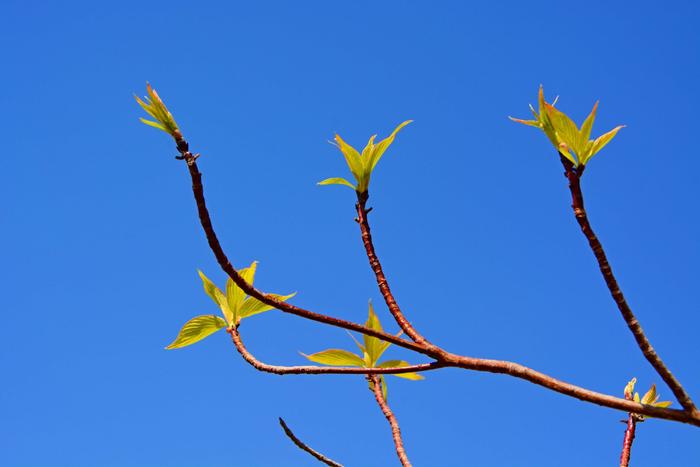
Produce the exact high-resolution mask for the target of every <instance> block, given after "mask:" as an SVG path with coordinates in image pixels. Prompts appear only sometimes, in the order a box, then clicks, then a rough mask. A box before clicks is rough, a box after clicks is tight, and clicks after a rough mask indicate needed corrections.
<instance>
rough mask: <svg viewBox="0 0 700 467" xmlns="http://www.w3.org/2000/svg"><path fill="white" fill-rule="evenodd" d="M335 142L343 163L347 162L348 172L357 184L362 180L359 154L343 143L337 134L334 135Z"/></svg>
mask: <svg viewBox="0 0 700 467" xmlns="http://www.w3.org/2000/svg"><path fill="white" fill-rule="evenodd" d="M335 142H336V144H337V145H338V148H339V149H340V152H342V153H343V157H345V162H347V164H348V168H349V169H350V172H352V175H353V176H354V177H355V179H356V180H357V181H358V183H359V182H360V180H361V179H362V173H363V170H362V160H361V158H360V153H358V152H357V150H356V149H355V148H353V147H352V146H350V145H349V144H347V143H346V142H345V141H343V138H341V137H340V135H338V134H336V135H335Z"/></svg>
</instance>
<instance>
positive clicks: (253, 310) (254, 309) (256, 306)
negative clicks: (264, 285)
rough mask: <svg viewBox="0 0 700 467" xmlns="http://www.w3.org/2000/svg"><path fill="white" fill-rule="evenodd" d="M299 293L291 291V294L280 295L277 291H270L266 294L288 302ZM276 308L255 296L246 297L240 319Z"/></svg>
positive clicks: (240, 311)
mask: <svg viewBox="0 0 700 467" xmlns="http://www.w3.org/2000/svg"><path fill="white" fill-rule="evenodd" d="M296 294H297V293H296V292H294V293H291V294H289V295H278V294H275V293H269V294H266V295H267V296H269V297H272V298H274V299H276V300H278V301H280V302H286V301H287V300H289V299H290V298H292V297H293V296H295V295H296ZM272 309H274V307H273V306H270V305H266V304H264V303H263V302H261V301H260V300H258V299H257V298H253V297H248V298H246V299H245V301H244V302H243V305H242V306H241V308H240V310H239V311H238V317H239V319H243V318H247V317H249V316H253V315H257V314H258V313H263V312H265V311H270V310H272Z"/></svg>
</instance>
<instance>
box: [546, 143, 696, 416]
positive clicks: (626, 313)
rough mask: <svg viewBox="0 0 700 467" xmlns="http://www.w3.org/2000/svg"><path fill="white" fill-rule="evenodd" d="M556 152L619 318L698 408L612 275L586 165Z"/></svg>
mask: <svg viewBox="0 0 700 467" xmlns="http://www.w3.org/2000/svg"><path fill="white" fill-rule="evenodd" d="M559 155H560V157H561V162H562V164H563V166H564V170H565V172H564V175H565V176H566V178H567V179H568V181H569V190H570V191H571V200H572V204H571V207H572V208H573V210H574V216H575V217H576V221H577V222H578V224H579V226H580V227H581V231H582V232H583V234H584V235H585V236H586V239H587V240H588V244H589V245H590V247H591V250H593V254H594V255H595V258H596V260H597V261H598V267H599V268H600V272H601V273H602V274H603V279H605V284H606V285H607V286H608V290H610V294H611V295H612V298H613V300H615V303H616V304H617V308H618V309H619V310H620V313H621V314H622V318H623V319H624V320H625V323H626V324H627V327H628V328H629V330H630V331H631V332H632V335H633V336H634V339H635V340H636V341H637V345H638V346H639V348H640V349H641V351H642V353H643V354H644V357H646V359H647V361H648V362H649V363H651V366H653V367H654V369H655V370H656V372H657V373H658V374H659V376H661V378H662V379H663V380H664V382H665V383H666V384H667V385H668V387H669V388H670V389H671V391H672V392H673V394H674V396H676V399H678V402H679V403H680V404H681V406H683V408H685V409H686V410H688V411H690V412H698V410H697V408H696V407H695V404H693V401H692V399H691V398H690V396H689V395H688V393H687V392H686V391H685V389H684V388H683V386H682V385H681V383H680V382H679V381H678V380H677V379H676V377H675V376H673V373H671V370H669V369H668V367H667V366H666V365H665V364H664V362H663V361H662V360H661V357H659V355H658V354H657V353H656V350H654V347H652V346H651V342H649V339H648V338H647V336H646V334H645V333H644V330H643V329H642V326H641V324H639V321H638V320H637V317H636V316H635V315H634V313H633V312H632V309H631V308H630V306H629V305H628V304H627V301H626V300H625V296H624V295H623V293H622V290H621V289H620V286H619V285H618V283H617V280H616V279H615V275H614V274H613V271H612V268H611V267H610V263H609V262H608V258H607V256H606V255H605V250H603V245H602V244H601V243H600V240H598V237H597V236H596V234H595V232H594V231H593V228H592V227H591V224H590V222H589V221H588V215H587V214H586V210H585V208H584V206H583V192H582V191H581V175H583V170H584V168H585V166H583V167H581V168H580V169H576V168H575V167H574V166H573V164H572V163H571V161H569V160H568V159H567V158H566V157H564V156H562V155H561V153H560V154H559Z"/></svg>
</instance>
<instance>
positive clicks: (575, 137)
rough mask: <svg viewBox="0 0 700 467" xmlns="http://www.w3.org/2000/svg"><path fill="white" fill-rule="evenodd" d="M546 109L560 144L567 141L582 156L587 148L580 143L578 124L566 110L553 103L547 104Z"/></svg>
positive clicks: (577, 154) (568, 145) (567, 144)
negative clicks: (559, 108) (561, 109)
mask: <svg viewBox="0 0 700 467" xmlns="http://www.w3.org/2000/svg"><path fill="white" fill-rule="evenodd" d="M545 109H546V110H547V114H548V116H549V119H550V121H551V123H552V127H553V128H554V131H555V132H556V135H557V138H558V140H559V145H560V146H561V143H565V144H566V146H567V147H568V148H569V149H571V150H573V151H574V152H575V153H576V156H578V157H580V156H581V154H582V153H583V151H584V149H585V148H582V147H581V145H580V144H579V132H578V127H577V126H576V124H575V123H574V122H573V120H571V119H570V118H569V116H568V115H566V114H565V113H564V112H561V111H559V110H558V109H557V108H556V107H554V106H553V105H549V104H545Z"/></svg>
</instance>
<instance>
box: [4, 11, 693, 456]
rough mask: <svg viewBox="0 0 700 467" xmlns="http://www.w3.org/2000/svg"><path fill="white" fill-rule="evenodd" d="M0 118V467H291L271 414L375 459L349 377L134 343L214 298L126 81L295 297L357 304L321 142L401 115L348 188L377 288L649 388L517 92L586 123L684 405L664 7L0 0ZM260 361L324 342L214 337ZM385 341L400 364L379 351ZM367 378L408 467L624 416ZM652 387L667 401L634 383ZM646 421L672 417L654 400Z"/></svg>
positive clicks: (687, 260) (614, 255)
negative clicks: (659, 413) (162, 114)
mask: <svg viewBox="0 0 700 467" xmlns="http://www.w3.org/2000/svg"><path fill="white" fill-rule="evenodd" d="M0 16H1V17H2V18H3V28H2V29H1V30H0V39H1V40H2V43H3V44H4V45H3V47H2V48H0V58H1V60H2V64H3V71H2V78H0V82H1V83H2V85H1V86H0V103H1V104H2V112H0V128H1V130H0V131H1V132H2V135H3V138H2V141H3V154H4V158H3V159H4V162H3V165H2V166H3V174H4V176H3V182H2V184H0V195H1V196H2V199H3V203H2V205H1V206H0V218H1V219H2V230H1V231H0V244H1V245H2V247H1V248H2V263H3V266H4V267H3V269H2V273H0V274H2V281H1V282H0V283H1V284H2V290H3V291H2V294H0V297H1V298H0V300H1V301H2V305H1V307H2V316H3V318H2V327H3V338H2V339H1V340H0V374H1V375H2V378H1V380H0V414H1V415H0V464H2V465H6V466H17V467H29V466H31V467H39V466H66V467H68V466H71V467H82V466H84V467H88V466H106V467H127V466H128V467H131V466H133V467H137V466H144V467H156V466H163V467H165V466H183V467H184V466H201V467H224V466H240V467H248V466H304V465H315V464H314V462H313V460H312V459H310V458H308V457H307V456H306V455H305V454H303V453H302V452H300V451H298V450H297V449H296V448H295V447H294V446H292V444H291V443H290V442H289V441H288V440H286V439H285V438H284V436H283V434H282V431H281V430H280V429H279V427H278V426H277V424H276V423H277V421H276V420H277V417H278V416H283V417H285V418H286V420H287V421H288V423H289V424H290V426H291V427H292V428H293V429H295V430H296V432H297V434H298V435H299V436H300V437H302V438H303V439H305V440H306V441H308V442H309V443H310V444H312V445H313V446H315V447H317V448H318V449H320V450H322V451H323V452H325V453H327V454H328V455H330V456H332V457H335V458H337V459H338V460H339V461H341V462H344V463H345V464H347V465H348V466H370V467H372V466H383V465H391V464H395V463H396V460H395V458H394V453H393V446H392V444H391V438H390V433H389V429H388V426H387V425H386V422H385V420H384V418H383V417H382V415H381V413H380V412H379V409H378V407H377V406H376V404H375V403H374V401H373V400H372V397H371V394H370V393H369V392H368V391H367V389H366V383H365V382H364V381H363V380H362V378H358V377H341V376H333V377H301V376H300V377H292V376H286V377H277V376H273V375H268V374H262V373H258V372H256V371H254V370H253V369H252V368H251V367H249V366H248V365H247V364H245V362H243V361H242V360H241V359H240V358H238V356H237V354H236V353H235V351H234V349H233V347H232V345H231V344H230V342H229V341H228V338H227V336H226V335H225V334H224V333H219V334H216V335H214V336H212V337H211V338H209V339H207V340H206V341H204V342H202V343H200V344H199V345H196V346H194V347H191V348H187V349H184V350H180V351H171V352H168V351H165V350H163V347H164V346H165V345H167V344H168V342H170V340H171V339H172V338H173V337H174V336H175V335H176V333H177V331H178V329H179V327H180V326H181V325H182V324H183V323H184V322H185V321H186V320H187V319H189V318H190V317H192V316H194V315H197V314H205V313H214V312H216V310H215V309H214V306H213V304H212V303H211V302H210V301H209V299H208V298H207V297H206V296H205V295H204V293H203V292H202V288H201V283H200V282H199V279H198V278H197V274H196V269H197V268H201V269H203V270H204V271H205V272H207V273H208V274H209V276H210V277H212V278H213V279H215V280H216V281H217V282H218V283H219V284H222V283H223V281H224V275H223V273H222V272H221V271H220V270H219V269H218V268H217V266H216V264H215V262H214V260H213V257H212V255H211V253H210V251H209V250H208V248H207V244H206V241H205V240H204V238H203V235H202V233H201V231H200V228H199V225H198V223H197V218H196V212H195V208H194V202H193V200H192V198H191V193H190V189H189V184H190V182H189V180H188V177H187V174H186V170H185V167H184V166H183V164H182V163H181V162H177V161H175V160H174V159H173V156H174V155H175V151H174V147H173V145H172V143H171V141H170V140H169V139H168V138H167V137H166V136H165V135H164V134H163V133H160V132H158V131H156V130H153V129H150V128H148V127H145V126H144V125H142V124H140V123H139V121H138V117H140V116H142V112H141V110H140V108H139V107H138V106H137V105H136V104H135V102H134V100H133V97H132V93H134V92H136V93H138V94H142V93H143V92H144V88H145V82H146V80H148V81H150V82H151V83H153V84H154V85H155V86H156V87H157V89H158V90H159V92H160V93H161V95H162V96H163V97H164V98H165V99H166V102H167V103H168V104H169V106H170V108H171V110H172V111H173V113H174V114H175V117H176V119H177V121H178V123H179V124H180V126H181V128H182V129H183V131H184V132H185V134H186V136H187V137H188V139H189V140H190V141H191V145H192V148H193V149H194V150H196V151H198V152H201V153H202V154H203V156H202V159H201V163H200V167H201V169H202V171H203V172H204V177H205V184H206V189H207V196H208V199H209V201H210V204H211V211H212V216H213V218H214V222H215V225H216V227H217V228H218V230H219V233H220V236H221V237H222V240H223V243H224V246H225V248H226V249H227V250H228V252H229V255H230V256H231V257H232V258H233V259H234V261H235V263H236V265H237V266H243V265H247V264H248V263H249V262H250V261H252V260H254V259H255V260H259V261H260V265H259V268H258V275H257V281H256V284H258V285H259V286H260V287H261V288H263V289H264V290H270V291H277V292H287V291H293V290H296V291H298V292H299V294H298V296H297V297H296V298H295V299H294V300H295V303H297V304H300V305H303V306H305V307H308V308H311V309H315V310H319V311H324V312H327V313H330V314H333V315H336V316H340V317H344V318H347V319H352V320H355V321H362V320H364V318H365V315H366V303H367V300H368V299H369V298H372V299H373V300H374V302H375V303H376V304H377V311H378V313H379V314H380V317H381V318H382V320H383V322H384V323H385V324H386V326H387V327H388V328H389V329H390V330H395V329H396V326H395V325H392V324H391V323H390V321H389V315H388V313H387V311H386V309H385V308H384V307H383V306H380V305H381V297H380V295H379V294H378V291H377V290H376V285H375V283H374V281H373V277H372V275H371V272H370V270H369V268H368V267H367V264H366V263H367V260H366V258H365V257H364V256H363V253H362V249H361V243H360V238H359V234H358V229H357V226H356V224H355V223H354V222H353V220H352V219H353V217H354V209H353V195H352V193H351V191H350V190H348V189H346V188H342V187H318V186H316V185H315V183H316V182H317V181H318V180H321V179H323V178H326V177H330V176H348V173H347V169H346V168H345V165H344V162H343V160H342V157H341V156H340V153H339V152H338V151H337V150H335V149H334V148H333V147H332V146H330V145H329V144H328V143H327V140H329V139H331V138H332V136H333V134H334V132H336V131H337V132H340V133H341V135H343V136H344V137H345V138H346V140H348V141H349V142H351V143H352V144H354V145H356V146H362V145H363V143H364V142H365V141H366V139H367V138H368V137H369V136H370V135H371V134H373V133H379V134H380V136H381V135H385V134H387V133H388V132H389V131H390V130H391V129H392V128H393V127H394V126H395V125H396V124H397V123H399V122H401V121H403V120H405V119H408V118H411V119H414V120H415V123H413V124H412V125H410V126H409V127H407V128H405V129H404V130H403V132H402V133H401V134H400V135H399V137H398V138H397V141H396V143H395V144H394V146H392V147H391V149H390V151H389V152H388V153H387V154H386V156H385V158H384V159H383V160H382V161H381V163H380V165H379V166H378V169H377V172H376V174H375V176H374V178H373V182H372V189H373V190H372V196H371V200H370V205H371V206H374V208H375V210H374V212H373V214H372V221H373V223H374V232H375V240H376V244H377V248H378V252H379V254H380V257H381V259H382V260H383V262H384V266H385V269H386V272H387V274H388V276H389V278H390V280H391V283H392V286H393V289H394V291H395V293H396V296H397V298H398V300H399V303H400V304H401V305H402V306H403V308H404V309H405V311H406V313H407V314H408V315H409V316H410V318H411V319H412V321H413V323H414V324H415V325H416V326H417V327H418V328H419V329H421V330H422V331H423V332H424V333H425V334H426V335H427V336H428V337H429V338H430V339H432V340H433V341H435V342H437V343H440V344H442V345H443V346H445V347H446V348H448V349H450V350H452V351H456V352H460V353H464V354H467V355H474V356H481V357H491V358H503V359H510V360H514V361H517V362H520V363H524V364H527V365H530V366H532V367H534V368H536V369H538V370H541V371H544V372H546V373H549V374H551V375H554V376H557V377H559V378H562V379H565V380H568V381H570V382H573V383H576V384H579V385H582V386H586V387H589V388H592V389H595V390H599V391H603V392H608V393H613V394H617V395H620V396H621V395H622V389H623V387H624V385H625V383H626V382H627V381H628V380H629V379H630V378H631V377H632V376H636V377H637V378H638V379H639V380H640V385H641V386H645V387H648V386H649V385H650V384H651V383H654V382H655V383H660V380H659V378H658V377H657V376H656V375H655V374H654V373H653V372H652V371H651V369H650V367H649V365H648V364H647V363H646V361H645V360H644V359H643V357H642V356H641V354H640V352H639V351H638V349H637V348H636V346H635V344H634V341H633V339H632V337H631V336H630V334H629V333H628V331H627V329H626V328H625V326H624V324H623V322H622V320H621V318H620V316H619V314H618V311H617V309H616V308H615V306H614V304H613V302H612V300H611V299H610V297H609V294H608V292H607V290H606V289H605V287H604V283H603V280H602V278H601V277H600V275H599V273H598V271H597V268H596V265H595V262H594V258H593V256H592V254H591V252H590V251H589V250H588V248H587V246H586V242H585V239H584V238H583V236H582V235H581V233H580V232H579V230H578V227H577V225H576V223H575V221H574V218H573V216H572V214H571V212H570V208H569V204H570V200H569V198H568V190H567V188H566V183H565V180H564V177H563V176H562V169H561V166H560V164H559V161H558V160H557V159H556V157H555V154H554V153H553V150H552V148H551V147H550V146H549V144H548V142H547V141H546V139H545V137H544V136H543V135H542V134H540V133H538V132H537V131H536V130H534V129H531V128H526V127H523V126H520V125H516V124H513V123H511V122H510V121H508V120H507V118H506V117H507V116H508V115H514V116H520V117H526V116H528V115H529V112H528V109H527V105H528V103H535V101H536V92H537V87H538V85H539V84H540V83H542V84H544V86H545V90H546V92H547V94H548V95H549V96H554V95H557V94H558V95H560V96H561V98H560V101H559V102H560V103H559V104H558V106H559V107H560V108H562V109H563V110H565V111H566V112H568V113H569V114H570V115H572V116H573V117H574V118H575V119H576V120H578V121H581V120H582V119H583V118H584V117H585V115H586V114H587V113H588V112H589V111H590V108H591V107H592V105H593V103H594V102H595V100H596V99H600V100H601V105H600V108H599V118H598V120H597V121H596V126H595V127H594V134H600V133H602V132H603V131H607V130H608V129H610V128H612V127H613V126H615V125H617V124H621V123H624V124H626V125H627V128H625V129H624V130H622V132H621V133H620V134H619V135H618V137H617V138H616V139H615V141H613V142H612V143H611V144H610V145H609V146H608V147H607V148H606V149H605V150H604V151H603V152H602V153H600V154H599V155H597V156H596V157H595V158H594V159H593V161H592V162H591V163H590V165H589V168H588V170H587V173H586V175H585V177H584V190H585V193H586V196H587V203H588V204H587V206H588V208H589V214H590V216H591V221H592V223H593V225H594V227H595V228H596V229H597V231H598V234H599V236H600V238H601V239H602V241H603V243H604V245H605V247H606V249H607V250H608V253H609V256H610V259H611V262H612V264H613V267H614V269H615V271H616V272H617V274H618V277H619V280H620V282H621V285H622V286H623V288H624V290H625V292H626V294H627V295H628V298H629V302H630V303H631V305H632V306H633V308H634V309H635V311H636V312H637V314H638V316H639V318H640V320H641V322H642V324H643V326H644V327H645V328H646V330H647V331H648V334H649V336H650V338H651V339H652V342H653V343H654V345H655V346H656V348H657V350H658V351H659V352H660V354H661V356H662V357H663V358H664V359H665V360H666V361H667V363H668V364H669V366H670V367H671V368H672V369H673V371H674V372H675V373H676V375H677V376H678V378H679V379H680V380H681V381H682V382H683V383H684V384H685V386H686V388H687V389H688V390H689V391H690V393H691V394H693V395H694V396H695V398H696V399H700V373H699V372H698V363H697V362H698V360H699V359H700V343H698V340H697V335H698V329H699V327H700V313H698V312H699V311H700V310H699V307H698V301H697V289H698V278H700V266H699V265H700V248H699V247H698V237H699V234H700V222H699V221H698V206H697V199H698V196H697V189H698V181H697V173H698V171H699V170H700V157H698V148H697V138H698V136H697V135H698V127H697V115H698V108H700V91H699V89H700V88H699V86H698V83H700V64H699V61H698V60H699V59H698V57H699V56H700V32H698V31H699V30H698V24H700V11H699V9H698V6H696V5H695V4H693V2H676V3H675V4H673V5H670V4H666V5H664V6H663V7H662V6H661V5H660V4H659V3H658V2H645V1H641V2H639V1H638V2H628V3H627V5H622V4H617V3H616V4H611V3H610V2H578V3H575V4H574V3H569V2H513V1H509V2H482V3H479V4H469V3H468V2H456V1H452V2H418V1H395V2H389V1H387V2H359V1H357V2H344V4H343V3H341V2H322V1H317V2H264V1H261V2H218V3H211V2H178V1H169V2H162V1H152V2H132V1H122V2H112V3H110V4H109V5H107V4H101V3H99V2H98V3H95V2H24V1H16V0H9V1H5V2H4V3H3V5H2V7H0ZM243 332H244V335H245V337H246V340H247V341H248V343H249V345H250V348H251V349H252V350H253V351H254V352H255V353H256V354H257V355H258V356H259V357H260V358H261V359H263V360H265V361H268V362H270V363H278V364H284V363H286V364H300V363H303V359H302V357H301V356H300V355H299V354H298V351H304V352H313V351H317V350H321V349H324V348H327V347H345V348H348V349H351V348H352V345H353V344H352V342H351V341H350V339H349V338H348V336H347V334H346V333H345V332H344V331H342V330H338V329H332V328H327V327H323V326H319V325H316V324H314V323H310V322H307V321H304V320H300V319H297V318H294V317H291V316H287V315H282V314H281V313H278V312H269V313H267V314H264V315H261V316H259V317H256V318H252V319H250V320H249V321H248V322H246V323H245V326H244V328H243ZM390 352H392V353H391V354H390V355H392V356H394V357H396V358H409V359H411V360H412V361H421V360H420V359H417V358H415V357H410V356H409V355H407V354H405V353H403V352H402V351H399V350H396V349H392V350H390ZM427 376H428V377H427V379H426V380H425V381H423V382H411V381H404V380H399V379H396V378H392V379H391V381H390V387H389V392H390V403H391V404H392V406H393V407H394V409H395V410H396V413H397V416H398V418H399V421H400V422H401V424H402V428H403V432H404V435H405V441H406V444H407V450H408V453H409V455H410V457H411V459H412V460H413V462H414V463H415V465H417V466H468V465H474V466H526V467H527V466H552V467H555V466H562V465H567V466H601V465H615V463H616V462H617V459H618V456H619V451H620V445H621V441H622V436H623V431H624V426H623V425H622V424H621V423H620V420H621V419H622V418H623V417H624V414H622V413H619V412H616V411H613V410H609V409H604V408H600V407H597V406H593V405H590V404H585V403H582V402H579V401H577V400H573V399H570V398H567V397H564V396H561V395H559V394H556V393H552V392H548V391H545V390H543V389H541V388H539V387H535V386H533V385H531V384H528V383H525V382H522V381H518V380H514V379H512V378H509V377H505V376H497V375H490V374H481V373H471V372H466V371H458V370H448V371H443V372H439V373H431V374H429V375H427ZM659 390H660V392H661V393H662V396H666V397H668V396H670V391H669V390H668V389H667V388H665V387H664V386H663V385H659ZM675 406H676V407H677V404H676V405H675ZM633 461H634V465H635V467H639V466H658V465H673V466H692V465H696V466H697V465H700V430H698V429H697V428H693V427H690V426H686V425H680V424H675V423H671V422H666V421H649V422H646V423H644V424H642V425H641V426H640V427H639V430H638V436H637V442H636V443H635V447H634V452H633Z"/></svg>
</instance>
